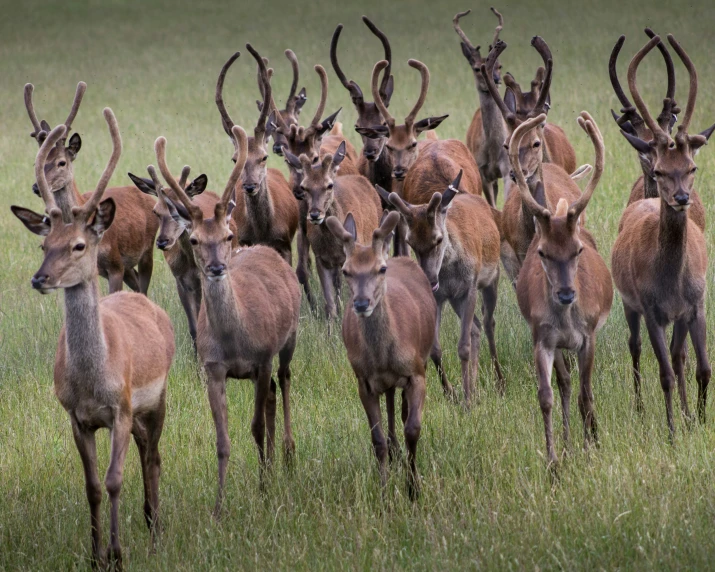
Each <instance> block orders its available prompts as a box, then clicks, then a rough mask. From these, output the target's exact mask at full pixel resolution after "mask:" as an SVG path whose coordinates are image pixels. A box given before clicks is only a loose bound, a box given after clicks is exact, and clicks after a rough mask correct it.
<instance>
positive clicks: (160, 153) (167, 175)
mask: <svg viewBox="0 0 715 572" xmlns="http://www.w3.org/2000/svg"><path fill="white" fill-rule="evenodd" d="M154 152H155V153H156V161H157V163H158V164H159V170H160V171H161V175H162V176H163V177H164V180H165V181H166V182H167V183H168V185H169V186H170V187H171V190H172V191H174V192H175V193H176V196H177V197H178V199H179V200H180V201H181V202H182V204H183V205H184V206H185V207H186V210H187V211H189V214H190V215H191V218H194V219H199V220H201V219H203V212H202V211H201V209H200V208H199V207H198V206H197V205H195V204H194V203H193V202H192V201H191V199H190V198H189V196H188V195H187V194H186V191H185V190H184V188H183V187H182V186H181V185H179V183H178V182H177V181H176V179H175V178H174V175H172V174H171V171H170V170H169V167H168V166H167V164H166V137H164V136H163V135H162V136H161V137H158V138H157V140H156V141H155V142H154Z"/></svg>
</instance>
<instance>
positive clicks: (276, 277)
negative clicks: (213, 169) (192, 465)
mask: <svg viewBox="0 0 715 572" xmlns="http://www.w3.org/2000/svg"><path fill="white" fill-rule="evenodd" d="M231 132H232V134H233V136H234V137H235V138H236V139H237V141H238V145H237V149H238V157H237V161H236V164H235V165H234V167H233V170H232V171H231V175H230V177H229V180H228V182H227V184H226V187H225V189H224V191H223V194H222V195H221V201H220V202H219V203H218V204H217V205H216V207H215V209H214V212H213V216H212V217H210V218H207V217H206V216H205V215H204V213H203V212H202V210H201V209H200V208H199V207H198V206H197V205H195V204H194V203H193V202H192V201H191V198H190V197H189V196H188V195H187V194H186V193H185V192H184V189H182V188H181V186H180V185H179V184H178V183H177V181H176V179H174V177H173V176H172V174H171V172H170V171H169V168H168V166H167V164H166V139H164V138H163V137H159V138H158V139H157V140H156V143H155V146H154V147H155V151H156V157H157V161H158V163H159V169H160V171H161V174H162V175H163V177H164V179H165V180H166V181H167V183H169V186H170V187H171V188H172V190H173V191H174V193H176V196H177V197H178V198H179V200H180V201H181V203H182V204H183V205H184V208H185V209H186V210H187V211H188V212H189V214H190V215H191V226H192V228H191V235H190V236H189V242H190V243H191V245H192V247H193V250H194V258H195V260H196V264H197V265H198V266H199V268H200V269H201V289H202V291H203V300H202V302H201V309H200V311H199V321H198V326H197V336H196V345H197V348H198V353H199V357H200V358H201V361H202V363H203V366H204V370H205V371H206V375H207V377H208V396H209V404H210V405H211V414H212V415H213V418H214V424H215V426H216V452H217V456H218V493H217V496H216V505H215V508H214V515H215V516H219V514H220V511H221V504H222V500H223V491H224V484H225V478H226V468H227V466H228V459H229V453H230V447H231V444H230V441H229V437H228V425H227V424H228V413H227V403H226V380H227V378H229V377H231V378H234V379H250V380H252V381H253V384H254V388H255V402H254V415H253V419H252V421H251V433H252V434H253V438H254V440H255V441H256V445H257V447H258V458H259V463H260V467H261V483H263V473H264V470H263V469H264V467H265V465H266V463H267V462H268V463H270V462H271V461H272V458H273V452H274V444H275V418H276V384H275V382H274V381H273V379H272V378H271V371H272V367H273V358H274V357H275V356H276V355H277V356H278V361H279V365H278V382H279V384H280V387H281V394H282V397H283V419H284V425H283V446H284V452H285V456H286V458H287V459H289V458H290V457H291V456H292V453H293V451H294V449H295V442H294V440H293V435H292V431H291V422H290V377H291V375H290V362H291V360H292V358H293V352H294V350H295V342H296V337H297V330H298V318H299V315H300V286H299V285H298V280H297V278H296V276H295V273H294V272H293V270H292V269H291V267H290V265H289V264H288V263H287V262H286V261H285V260H284V259H283V258H281V257H280V256H279V255H278V253H277V252H276V251H275V250H273V249H272V248H268V247H265V246H261V245H259V246H253V247H250V248H243V249H239V250H238V251H237V252H236V253H234V248H233V246H232V244H231V243H232V241H233V238H234V236H233V233H232V231H231V227H230V224H229V223H230V220H231V196H232V195H233V193H234V190H235V187H236V183H237V182H238V180H239V178H240V176H241V171H242V170H243V166H244V165H245V163H246V159H247V156H248V140H247V137H246V132H245V131H244V130H243V129H242V128H240V127H238V126H236V125H234V126H233V128H232V129H231ZM227 278H228V279H227ZM266 431H267V432H268V439H267V447H266Z"/></svg>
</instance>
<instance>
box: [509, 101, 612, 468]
mask: <svg viewBox="0 0 715 572" xmlns="http://www.w3.org/2000/svg"><path fill="white" fill-rule="evenodd" d="M545 119H546V117H544V115H543V114H542V115H539V116H537V117H533V118H531V119H527V120H526V121H524V122H523V123H521V124H520V125H519V126H518V127H517V128H516V129H515V130H514V133H513V134H512V137H511V141H510V142H509V160H510V161H511V164H512V168H513V170H514V173H515V176H516V184H517V186H518V192H519V194H520V195H521V199H522V202H523V204H524V205H525V206H526V207H527V208H528V209H529V210H530V211H531V213H532V215H533V218H534V220H535V222H536V229H537V230H536V235H535V237H534V240H533V241H532V243H531V245H530V246H529V252H528V254H527V255H526V259H525V260H524V267H523V268H522V272H521V273H520V274H519V279H518V281H517V283H516V296H517V300H518V302H519V309H520V310H521V313H522V315H523V316H524V318H525V319H526V321H527V322H528V323H529V326H530V327H531V335H532V340H533V343H534V362H535V365H536V375H537V379H538V396H539V405H540V406H541V413H542V415H543V418H544V429H545V433H546V449H547V458H548V462H549V464H551V465H555V464H556V463H558V457H557V456H556V450H555V447H554V437H553V427H552V422H551V410H552V408H553V403H554V394H553V391H552V389H551V370H552V368H553V367H554V366H556V367H557V368H558V367H559V365H558V363H557V362H556V358H557V356H559V355H560V354H561V352H559V350H560V349H562V350H571V351H574V352H576V353H577V355H578V366H579V378H580V383H581V390H580V392H579V396H578V406H579V410H580V412H581V418H582V419H583V426H584V435H585V444H584V445H585V446H586V447H588V446H589V444H591V443H593V442H596V441H597V440H598V433H597V424H596V414H595V410H594V406H593V391H592V388H591V374H592V372H593V363H594V355H595V350H596V333H597V332H598V330H599V329H600V328H601V327H602V326H603V324H604V323H605V321H606V318H607V317H608V314H609V312H610V310H611V304H612V302H613V286H612V284H611V275H610V274H609V272H608V268H607V267H606V264H605V263H604V261H603V259H602V258H601V256H600V255H599V254H598V251H597V250H596V246H595V243H594V241H593V238H592V237H591V235H590V234H589V233H588V231H586V229H584V228H582V226H581V224H580V222H579V218H580V216H581V213H582V212H583V211H584V209H585V208H586V206H587V205H588V203H589V201H590V200H591V197H592V196H593V192H594V190H595V189H596V187H597V186H598V182H599V180H600V178H601V175H602V173H603V167H604V155H605V151H604V147H603V139H602V138H601V133H600V131H599V130H598V126H597V125H596V123H595V122H594V120H593V118H592V117H591V116H590V115H589V114H588V113H586V112H585V111H584V112H582V113H581V116H580V117H579V118H578V123H579V125H580V126H581V127H582V128H583V130H584V131H586V132H587V133H588V135H589V137H590V138H591V141H592V142H593V146H594V148H595V152H596V161H595V167H594V170H593V173H592V175H591V179H590V180H589V182H588V185H587V186H586V189H585V190H584V192H583V195H581V196H579V197H578V198H577V199H576V200H575V201H573V202H568V201H567V200H566V199H565V198H561V199H559V202H558V203H557V205H556V210H555V211H552V210H551V208H547V207H544V205H543V204H540V203H539V202H537V200H536V199H535V198H534V196H533V195H532V194H531V190H530V189H529V186H528V185H527V182H526V178H525V177H524V174H523V172H522V169H521V168H520V164H519V155H520V149H519V148H520V142H521V139H522V137H524V136H525V134H527V133H528V132H529V131H530V130H533V129H536V128H538V126H539V125H541V124H542V123H543V122H544V121H545ZM539 186H540V187H541V186H542V183H539ZM556 379H557V383H558V386H559V393H560V394H561V406H562V410H563V425H564V442H565V444H568V442H569V423H570V422H569V418H570V407H569V404H570V399H571V383H570V378H568V376H566V377H561V376H558V375H557V378H556Z"/></svg>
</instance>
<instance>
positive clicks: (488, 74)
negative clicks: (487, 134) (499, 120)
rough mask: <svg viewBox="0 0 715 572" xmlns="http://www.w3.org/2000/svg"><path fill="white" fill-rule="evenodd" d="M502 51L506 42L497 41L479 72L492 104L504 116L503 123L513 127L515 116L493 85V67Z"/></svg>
mask: <svg viewBox="0 0 715 572" xmlns="http://www.w3.org/2000/svg"><path fill="white" fill-rule="evenodd" d="M504 50H506V42H504V41H503V40H498V41H497V43H496V44H494V47H493V48H492V49H491V51H490V52H489V55H488V56H487V60H486V62H485V63H483V64H482V66H481V72H482V77H483V78H484V80H485V81H486V82H487V88H488V89H489V93H490V94H491V96H492V98H493V99H494V103H496V104H497V107H498V108H499V110H500V111H501V113H502V115H503V116H504V121H506V122H507V123H508V124H509V125H511V126H513V125H514V124H515V123H516V116H515V115H514V114H513V113H512V112H511V111H510V110H509V108H508V107H507V106H506V104H505V103H504V100H503V99H502V97H501V95H499V90H498V89H497V86H496V85H495V84H494V75H493V74H494V66H495V65H496V62H497V59H498V58H499V56H500V55H501V54H502V52H503V51H504Z"/></svg>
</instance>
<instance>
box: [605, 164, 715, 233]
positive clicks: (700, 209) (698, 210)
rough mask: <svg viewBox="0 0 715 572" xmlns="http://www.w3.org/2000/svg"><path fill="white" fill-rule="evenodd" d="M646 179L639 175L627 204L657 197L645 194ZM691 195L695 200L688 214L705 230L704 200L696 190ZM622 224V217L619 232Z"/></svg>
mask: <svg viewBox="0 0 715 572" xmlns="http://www.w3.org/2000/svg"><path fill="white" fill-rule="evenodd" d="M644 181H645V175H641V176H640V177H638V179H637V180H636V182H635V183H633V187H632V188H631V194H630V195H629V196H628V204H627V206H631V205H632V204H633V203H634V202H636V201H640V200H641V199H645V198H657V197H646V196H645V184H644ZM690 196H691V198H692V201H693V206H691V207H690V209H688V216H689V217H690V220H692V221H693V222H694V223H695V224H697V225H698V227H699V228H700V230H702V231H703V232H705V205H703V200H702V199H701V198H700V194H698V192H697V191H695V190H693V192H692V194H691V195H690ZM622 226H623V219H621V222H619V223H618V232H620V231H621V227H622Z"/></svg>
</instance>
